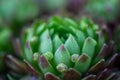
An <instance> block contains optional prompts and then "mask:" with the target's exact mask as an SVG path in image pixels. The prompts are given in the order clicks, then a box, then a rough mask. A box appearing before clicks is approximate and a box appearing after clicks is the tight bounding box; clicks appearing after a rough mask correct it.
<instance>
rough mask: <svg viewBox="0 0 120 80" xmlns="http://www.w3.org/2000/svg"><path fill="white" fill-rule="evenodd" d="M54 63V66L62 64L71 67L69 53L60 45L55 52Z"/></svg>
mask: <svg viewBox="0 0 120 80" xmlns="http://www.w3.org/2000/svg"><path fill="white" fill-rule="evenodd" d="M54 61H55V63H56V65H58V64H60V63H64V64H66V65H67V66H68V67H71V60H70V53H69V52H68V50H67V49H66V47H65V46H64V45H61V46H60V47H59V48H58V49H57V51H56V52H55V55H54Z"/></svg>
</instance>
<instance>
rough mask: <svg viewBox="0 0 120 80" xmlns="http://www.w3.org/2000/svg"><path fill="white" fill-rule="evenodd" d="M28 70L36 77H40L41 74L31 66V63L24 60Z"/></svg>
mask: <svg viewBox="0 0 120 80" xmlns="http://www.w3.org/2000/svg"><path fill="white" fill-rule="evenodd" d="M24 62H25V65H26V67H27V70H28V71H29V72H30V73H31V74H32V75H34V76H40V74H39V73H38V72H37V71H36V70H35V69H34V68H33V67H32V65H30V63H29V62H28V61H26V60H24Z"/></svg>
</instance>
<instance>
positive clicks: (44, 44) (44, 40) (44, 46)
mask: <svg viewBox="0 0 120 80" xmlns="http://www.w3.org/2000/svg"><path fill="white" fill-rule="evenodd" d="M40 40H41V43H40V46H39V52H40V53H41V54H43V53H46V52H48V51H49V52H52V51H53V44H52V41H51V37H50V35H49V32H48V30H46V31H45V32H44V33H43V34H42V36H41V38H40Z"/></svg>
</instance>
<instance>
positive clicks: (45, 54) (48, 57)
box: [43, 52, 53, 60]
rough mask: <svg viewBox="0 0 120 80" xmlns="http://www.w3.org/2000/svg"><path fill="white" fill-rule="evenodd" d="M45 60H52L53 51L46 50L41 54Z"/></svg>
mask: <svg viewBox="0 0 120 80" xmlns="http://www.w3.org/2000/svg"><path fill="white" fill-rule="evenodd" d="M43 55H44V56H45V57H46V59H47V60H52V59H53V53H51V52H46V53H44V54H43Z"/></svg>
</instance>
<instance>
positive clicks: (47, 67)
mask: <svg viewBox="0 0 120 80" xmlns="http://www.w3.org/2000/svg"><path fill="white" fill-rule="evenodd" d="M38 64H39V67H40V69H41V70H42V72H43V73H44V74H45V73H47V72H51V73H54V74H56V71H55V70H54V68H53V67H52V65H51V64H50V63H49V62H48V60H47V59H46V58H45V56H43V55H41V56H40V57H39V63H38Z"/></svg>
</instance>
